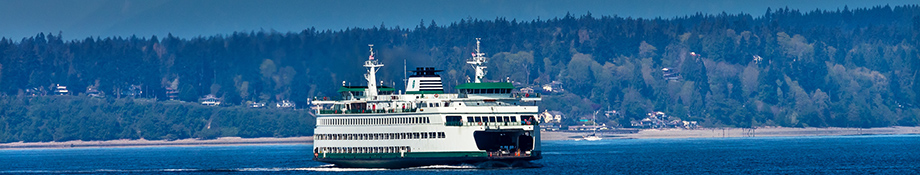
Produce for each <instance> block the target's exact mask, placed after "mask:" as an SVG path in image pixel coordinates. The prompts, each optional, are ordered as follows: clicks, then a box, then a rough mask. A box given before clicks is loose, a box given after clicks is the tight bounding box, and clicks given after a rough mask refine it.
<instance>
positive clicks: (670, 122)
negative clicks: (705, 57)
mask: <svg viewBox="0 0 920 175" xmlns="http://www.w3.org/2000/svg"><path fill="white" fill-rule="evenodd" d="M646 115H647V116H648V117H646V118H644V119H642V120H639V121H632V122H630V125H632V126H633V127H637V128H686V129H692V128H696V127H698V126H699V125H698V124H697V122H696V121H683V120H681V119H678V118H673V119H672V117H671V116H669V115H667V114H665V113H664V112H661V111H657V112H651V113H648V114H646Z"/></svg>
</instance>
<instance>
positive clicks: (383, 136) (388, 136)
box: [313, 132, 445, 140]
mask: <svg viewBox="0 0 920 175" xmlns="http://www.w3.org/2000/svg"><path fill="white" fill-rule="evenodd" d="M444 137H445V135H444V132H407V133H368V134H316V135H314V136H313V139H315V140H396V139H436V138H444Z"/></svg>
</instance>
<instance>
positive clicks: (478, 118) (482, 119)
mask: <svg viewBox="0 0 920 175" xmlns="http://www.w3.org/2000/svg"><path fill="white" fill-rule="evenodd" d="M466 122H483V123H489V122H517V116H470V117H466Z"/></svg>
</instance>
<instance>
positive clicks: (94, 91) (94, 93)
mask: <svg viewBox="0 0 920 175" xmlns="http://www.w3.org/2000/svg"><path fill="white" fill-rule="evenodd" d="M86 96H89V97H93V98H102V97H104V95H103V94H102V91H99V89H98V88H96V86H89V87H86Z"/></svg>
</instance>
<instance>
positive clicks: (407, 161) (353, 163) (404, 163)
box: [313, 151, 542, 169]
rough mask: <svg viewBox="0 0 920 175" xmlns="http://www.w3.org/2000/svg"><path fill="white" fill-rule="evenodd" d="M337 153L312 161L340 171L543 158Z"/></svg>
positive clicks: (521, 164) (520, 164) (536, 154)
mask: <svg viewBox="0 0 920 175" xmlns="http://www.w3.org/2000/svg"><path fill="white" fill-rule="evenodd" d="M400 155H401V153H336V154H327V155H326V158H323V156H324V155H322V154H317V155H316V156H315V157H314V158H313V160H314V161H318V162H324V163H329V164H334V165H335V167H341V168H386V169H398V168H410V167H422V166H430V165H474V166H478V168H488V167H495V168H503V167H515V168H531V167H537V165H535V164H533V163H531V162H530V161H533V160H538V159H541V158H542V155H541V152H540V151H533V152H532V153H531V155H529V156H494V157H489V155H488V153H486V152H449V153H443V152H418V153H412V152H407V153H402V156H400Z"/></svg>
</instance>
